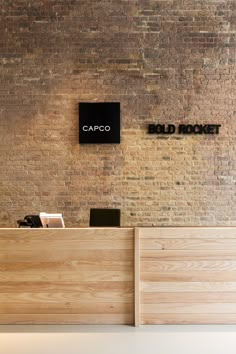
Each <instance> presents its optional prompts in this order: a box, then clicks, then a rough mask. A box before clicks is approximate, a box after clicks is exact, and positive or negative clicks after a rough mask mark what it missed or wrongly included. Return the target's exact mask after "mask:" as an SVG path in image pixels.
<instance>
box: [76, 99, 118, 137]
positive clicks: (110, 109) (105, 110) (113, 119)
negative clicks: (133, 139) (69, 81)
mask: <svg viewBox="0 0 236 354" xmlns="http://www.w3.org/2000/svg"><path fill="white" fill-rule="evenodd" d="M79 143H80V144H119V143H120V103H119V102H82V103H79Z"/></svg>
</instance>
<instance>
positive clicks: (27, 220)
mask: <svg viewBox="0 0 236 354" xmlns="http://www.w3.org/2000/svg"><path fill="white" fill-rule="evenodd" d="M17 223H18V225H19V227H31V228H36V227H43V225H42V223H41V219H40V217H39V215H26V216H25V217H24V220H18V221H17Z"/></svg>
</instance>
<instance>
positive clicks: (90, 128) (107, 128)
mask: <svg viewBox="0 0 236 354" xmlns="http://www.w3.org/2000/svg"><path fill="white" fill-rule="evenodd" d="M82 129H83V131H84V132H96V131H100V132H104V131H105V132H109V131H110V130H111V127H110V126H109V125H105V126H104V125H94V126H92V125H84V126H83V128H82Z"/></svg>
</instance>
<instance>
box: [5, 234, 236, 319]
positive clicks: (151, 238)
mask: <svg viewBox="0 0 236 354" xmlns="http://www.w3.org/2000/svg"><path fill="white" fill-rule="evenodd" d="M26 323H29V324H63V323H64V324H65V323H67V324H135V325H137V326H138V325H140V324H205V323H207V324H219V323H220V324H222V323H224V324H236V228H235V227H225V228H224V227H222V228H220V227H215V228H214V227H205V228H204V227H185V228H184V227H179V228H174V227H173V228H171V227H165V228H157V227H153V228H81V229H0V324H26Z"/></svg>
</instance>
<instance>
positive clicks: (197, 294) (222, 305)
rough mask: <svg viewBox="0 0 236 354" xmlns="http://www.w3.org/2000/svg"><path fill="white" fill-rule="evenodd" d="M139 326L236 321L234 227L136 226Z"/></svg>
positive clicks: (235, 240) (229, 322)
mask: <svg viewBox="0 0 236 354" xmlns="http://www.w3.org/2000/svg"><path fill="white" fill-rule="evenodd" d="M139 238H140V243H139V245H140V251H139V253H140V305H139V308H140V318H139V321H136V322H137V323H140V324H201V323H202V324H220V323H221V324H224V323H228V324H236V228H233V227H232V228H214V227H213V228H210V227H206V228H184V227H183V228H181V227H180V228H139Z"/></svg>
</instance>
